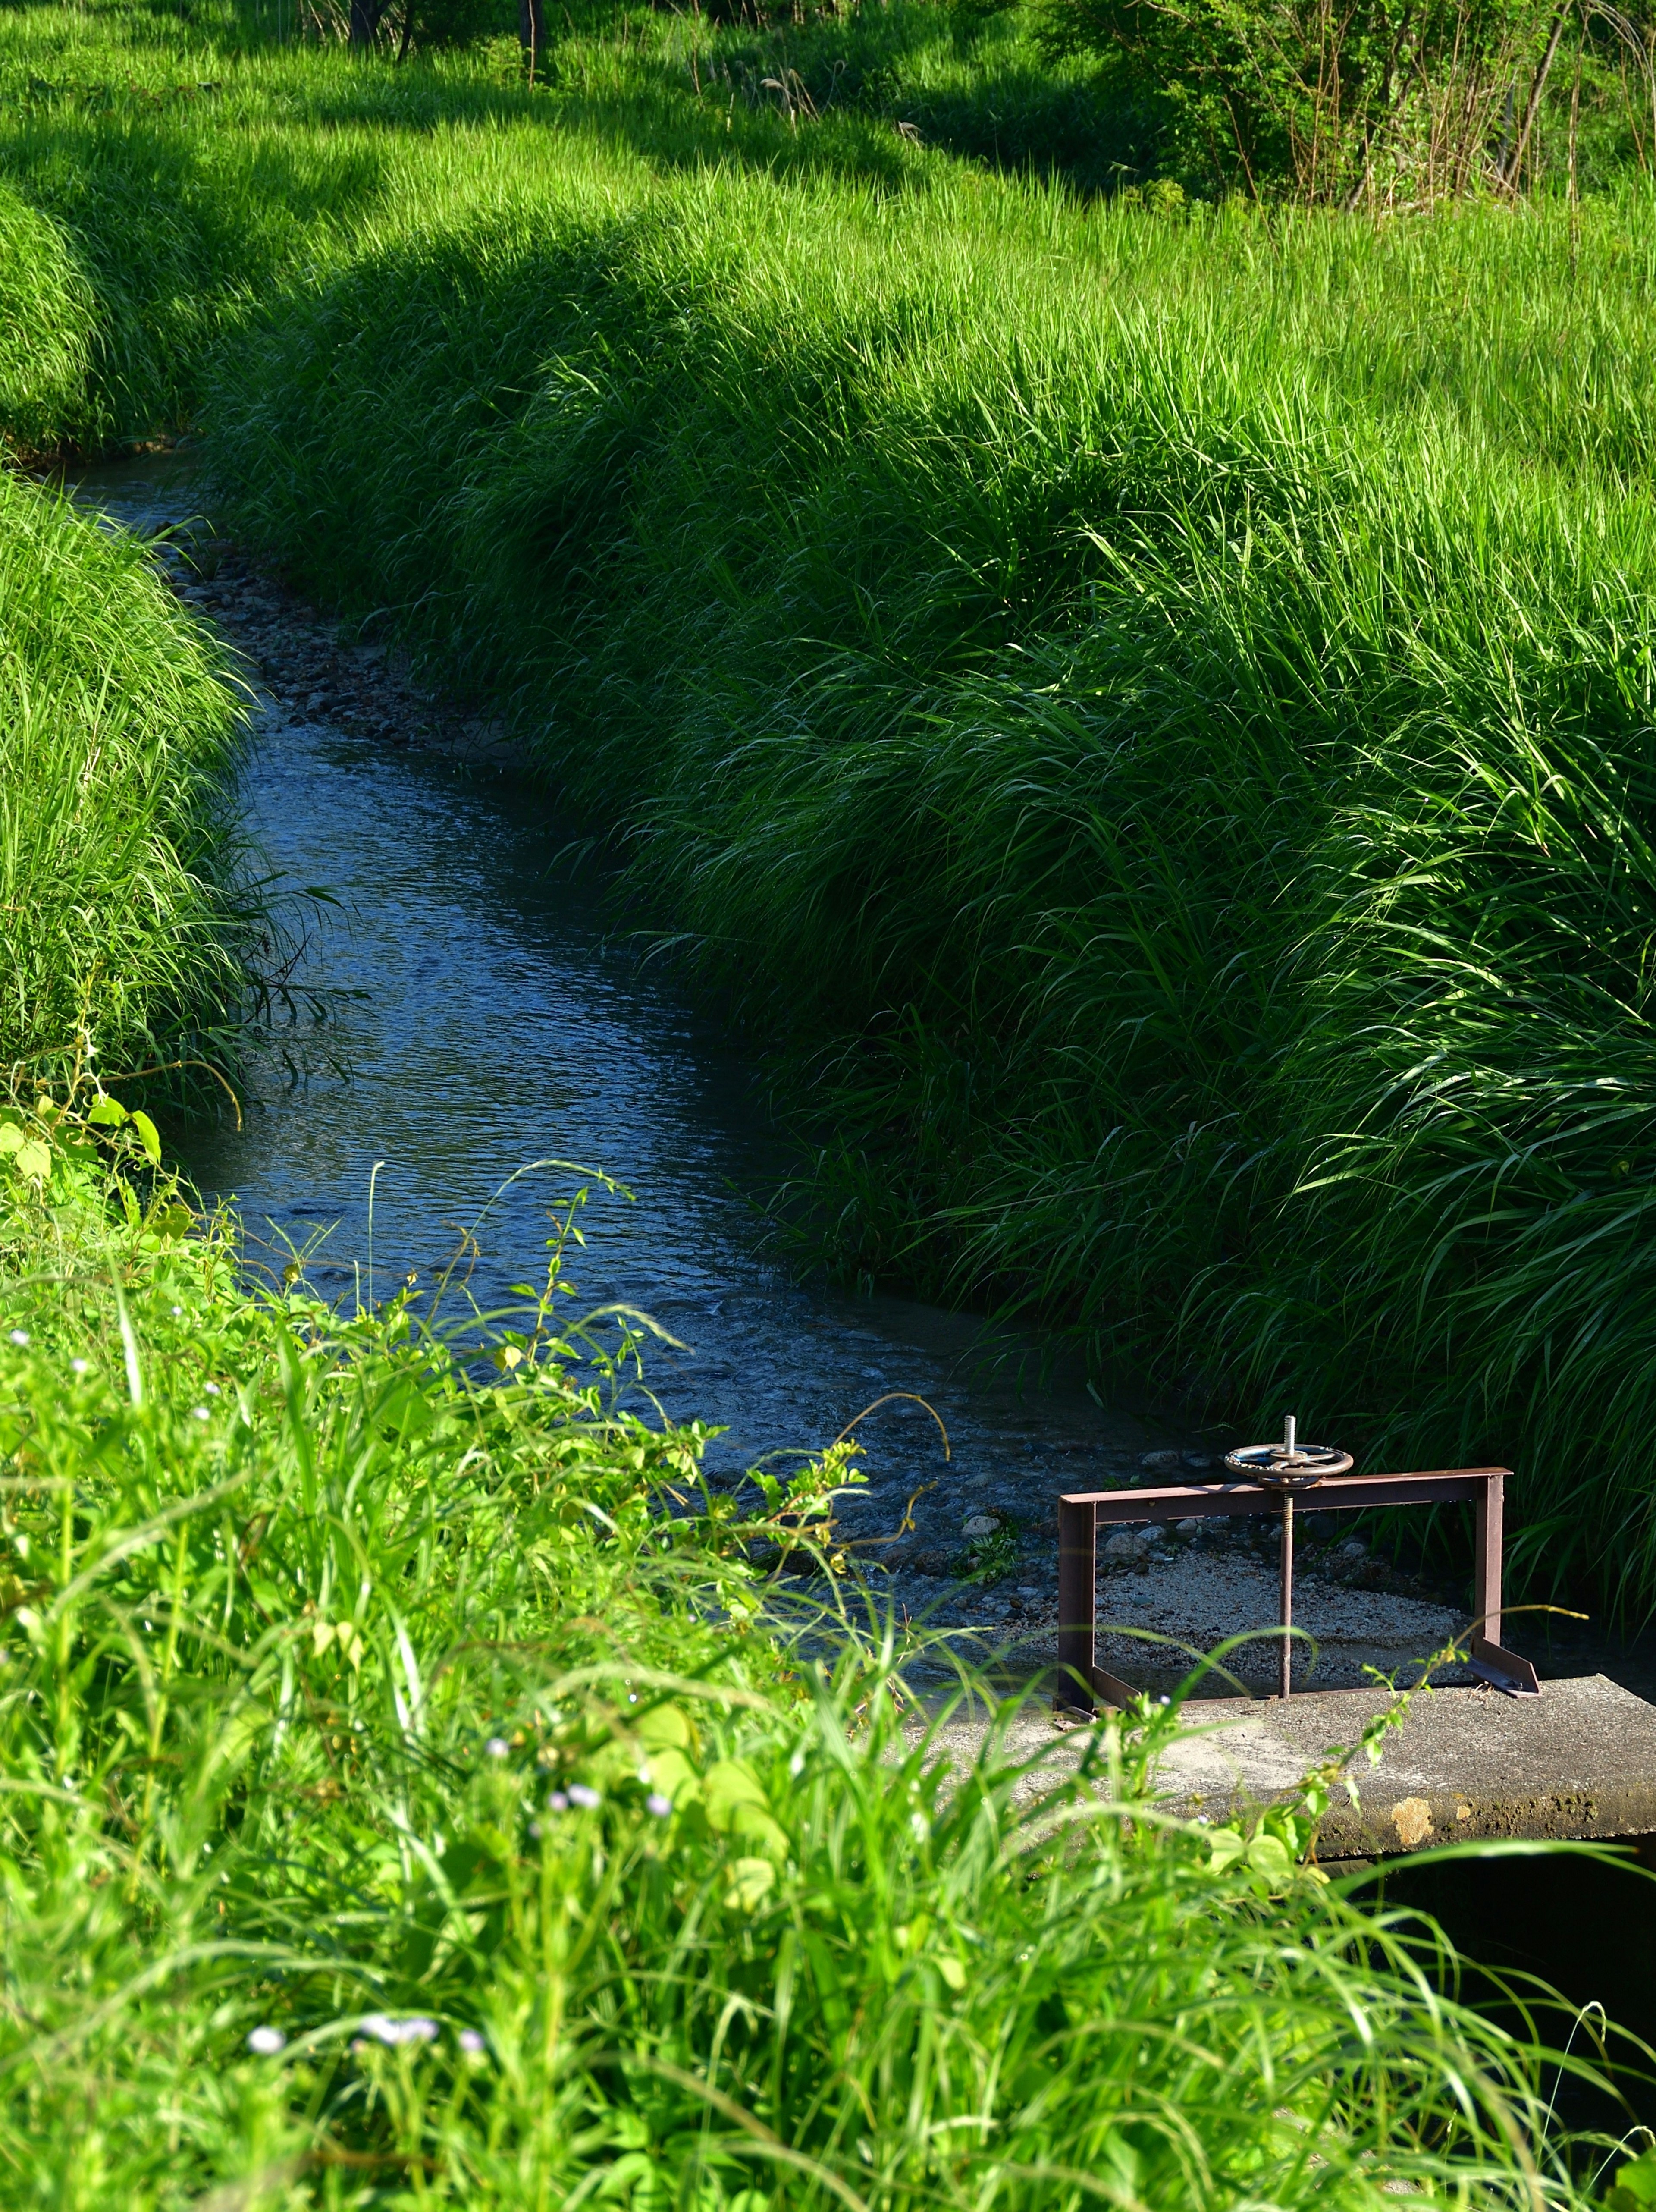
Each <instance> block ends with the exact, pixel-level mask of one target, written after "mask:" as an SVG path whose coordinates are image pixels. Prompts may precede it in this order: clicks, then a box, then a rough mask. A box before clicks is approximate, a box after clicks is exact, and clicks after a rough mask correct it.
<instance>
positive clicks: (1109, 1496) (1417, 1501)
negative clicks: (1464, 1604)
mask: <svg viewBox="0 0 1656 2212" xmlns="http://www.w3.org/2000/svg"><path fill="white" fill-rule="evenodd" d="M1511 1473H1512V1470H1511V1468H1505V1467H1456V1468H1432V1469H1429V1470H1428V1471H1426V1472H1423V1473H1419V1474H1360V1475H1338V1476H1335V1477H1333V1478H1332V1479H1331V1480H1329V1481H1327V1482H1325V1483H1323V1484H1321V1485H1320V1486H1319V1487H1318V1488H1316V1489H1314V1490H1307V1491H1304V1492H1301V1493H1300V1494H1299V1496H1298V1497H1297V1498H1295V1511H1296V1513H1372V1512H1374V1511H1375V1510H1378V1509H1379V1508H1381V1507H1384V1506H1387V1505H1452V1504H1456V1503H1458V1502H1463V1501H1464V1502H1465V1503H1469V1504H1471V1505H1472V1507H1473V1508H1474V1509H1475V1519H1476V1528H1475V1531H1474V1536H1473V1546H1472V1615H1473V1620H1474V1621H1475V1622H1476V1623H1477V1626H1476V1628H1475V1630H1474V1632H1473V1633H1472V1635H1471V1639H1470V1640H1471V1668H1472V1671H1473V1673H1474V1674H1477V1675H1478V1676H1480V1677H1481V1678H1482V1680H1484V1681H1486V1682H1489V1683H1490V1684H1492V1685H1493V1686H1494V1687H1495V1688H1496V1689H1497V1690H1502V1691H1505V1692H1506V1693H1507V1695H1508V1696H1509V1697H1539V1695H1540V1694H1541V1684H1540V1682H1539V1680H1538V1678H1537V1675H1536V1672H1535V1669H1534V1668H1533V1667H1532V1665H1531V1664H1530V1662H1529V1661H1528V1660H1527V1659H1524V1658H1520V1656H1519V1655H1518V1654H1517V1653H1516V1652H1513V1651H1504V1650H1502V1649H1501V1525H1502V1516H1503V1513H1504V1503H1505V1490H1506V1484H1507V1479H1508V1477H1509V1476H1510V1474H1511ZM1282 1502H1283V1501H1282V1493H1281V1492H1280V1491H1279V1490H1276V1489H1269V1488H1267V1487H1265V1486H1264V1485H1263V1484H1260V1483H1253V1482H1223V1483H1182V1484H1179V1485H1176V1486H1174V1487H1171V1488H1168V1489H1164V1490H1083V1491H1077V1492H1072V1493H1071V1495H1069V1496H1067V1497H1064V1498H1059V1502H1058V1617H1059V1632H1058V1656H1059V1668H1060V1669H1061V1670H1063V1673H1064V1675H1065V1680H1064V1684H1063V1686H1062V1688H1061V1690H1060V1692H1059V1694H1060V1695H1061V1696H1063V1697H1065V1698H1066V1699H1069V1700H1070V1701H1071V1703H1073V1704H1075V1705H1080V1706H1081V1707H1082V1708H1083V1710H1087V1711H1090V1710H1091V1709H1092V1707H1093V1706H1094V1705H1095V1704H1097V1703H1102V1704H1105V1705H1126V1704H1127V1703H1128V1702H1129V1701H1130V1700H1131V1699H1133V1698H1135V1697H1137V1695H1138V1694H1139V1692H1137V1691H1136V1690H1135V1689H1134V1688H1133V1687H1132V1686H1131V1683H1128V1682H1125V1681H1123V1680H1122V1679H1121V1677H1120V1676H1119V1674H1111V1673H1110V1672H1109V1670H1108V1668H1104V1667H1101V1666H1099V1665H1098V1664H1097V1662H1096V1652H1095V1638H1096V1633H1097V1626H1098V1611H1097V1607H1098V1600H1097V1591H1096V1582H1097V1576H1098V1531H1099V1528H1100V1526H1101V1524H1103V1525H1105V1526H1107V1525H1109V1524H1110V1523H1111V1522H1116V1523H1127V1524H1131V1523H1132V1522H1158V1521H1168V1520H1174V1519H1177V1520H1181V1521H1187V1520H1219V1519H1234V1518H1236V1517H1237V1516H1242V1515H1249V1514H1255V1513H1271V1514H1275V1513H1277V1512H1279V1511H1280V1510H1281V1508H1282Z"/></svg>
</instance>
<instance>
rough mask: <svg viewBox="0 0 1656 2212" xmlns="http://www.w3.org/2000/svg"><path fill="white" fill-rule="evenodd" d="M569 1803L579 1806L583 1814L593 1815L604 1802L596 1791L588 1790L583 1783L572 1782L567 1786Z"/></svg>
mask: <svg viewBox="0 0 1656 2212" xmlns="http://www.w3.org/2000/svg"><path fill="white" fill-rule="evenodd" d="M569 1802H570V1803H571V1804H572V1805H579V1807H580V1808H581V1810H582V1812H583V1813H594V1812H596V1811H597V1808H598V1807H599V1806H600V1805H601V1804H602V1803H603V1802H604V1801H603V1799H602V1798H601V1797H600V1796H598V1793H597V1790H591V1789H589V1788H588V1787H587V1785H586V1784H585V1782H572V1783H571V1784H570V1785H569Z"/></svg>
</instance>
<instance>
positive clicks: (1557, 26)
mask: <svg viewBox="0 0 1656 2212" xmlns="http://www.w3.org/2000/svg"><path fill="white" fill-rule="evenodd" d="M1573 5H1574V0H1558V5H1557V7H1556V9H1554V11H1553V18H1552V28H1551V30H1550V32H1549V33H1548V34H1547V50H1546V52H1544V54H1543V55H1542V57H1541V60H1540V63H1539V64H1538V67H1537V70H1536V72H1535V82H1533V83H1532V85H1531V87H1530V96H1529V100H1528V101H1527V102H1526V106H1525V109H1524V120H1523V122H1522V123H1521V124H1520V126H1519V131H1518V143H1517V144H1516V145H1515V146H1514V147H1513V152H1512V159H1511V160H1510V161H1507V162H1504V163H1503V164H1502V167H1501V182H1502V184H1504V185H1506V187H1507V191H1509V192H1515V191H1517V189H1518V175H1519V171H1520V169H1521V168H1522V167H1523V166H1524V153H1525V149H1526V147H1527V146H1528V144H1529V143H1530V132H1531V131H1532V130H1533V129H1534V127H1535V116H1536V110H1537V109H1538V107H1539V106H1540V105H1541V95H1542V94H1543V93H1544V91H1545V90H1546V88H1547V79H1548V77H1549V76H1550V74H1551V71H1552V64H1553V57H1554V55H1555V54H1556V52H1558V41H1559V40H1560V39H1562V37H1563V35H1564V23H1565V20H1566V18H1567V17H1568V15H1569V12H1570V9H1571V7H1572V6H1573Z"/></svg>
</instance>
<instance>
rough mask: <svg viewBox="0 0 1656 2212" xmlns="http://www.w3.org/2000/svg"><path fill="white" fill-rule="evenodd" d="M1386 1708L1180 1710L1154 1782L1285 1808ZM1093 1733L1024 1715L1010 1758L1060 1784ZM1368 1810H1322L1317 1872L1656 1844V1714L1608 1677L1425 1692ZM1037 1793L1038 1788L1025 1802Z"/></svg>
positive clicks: (965, 1726) (1228, 1807)
mask: <svg viewBox="0 0 1656 2212" xmlns="http://www.w3.org/2000/svg"><path fill="white" fill-rule="evenodd" d="M1386 1702H1387V1700H1386V1695H1385V1693H1384V1692H1381V1691H1378V1690H1335V1691H1322V1692H1310V1693H1309V1694H1307V1695H1306V1696H1303V1697H1295V1698H1292V1699H1289V1700H1288V1702H1287V1703H1286V1704H1284V1703H1283V1701H1282V1700H1281V1699H1275V1698H1272V1699H1258V1700H1247V1699H1202V1700H1192V1703H1191V1704H1189V1705H1186V1708H1185V1713H1184V1719H1185V1729H1184V1733H1183V1735H1181V1736H1180V1740H1179V1741H1178V1742H1177V1743H1176V1744H1175V1745H1174V1747H1173V1748H1172V1750H1171V1751H1170V1752H1169V1753H1168V1756H1167V1757H1166V1759H1164V1760H1163V1762H1162V1769H1161V1778H1162V1784H1163V1787H1164V1789H1165V1790H1166V1792H1167V1801H1168V1806H1169V1808H1170V1809H1171V1810H1173V1811H1175V1812H1179V1813H1181V1814H1188V1815H1190V1816H1192V1817H1201V1818H1205V1819H1208V1820H1212V1821H1214V1822H1215V1823H1216V1824H1219V1823H1222V1822H1223V1821H1226V1820H1231V1819H1233V1818H1234V1817H1235V1816H1236V1815H1237V1814H1246V1813H1247V1812H1248V1811H1249V1810H1250V1809H1257V1808H1259V1807H1261V1806H1264V1805H1267V1804H1269V1803H1271V1802H1272V1800H1274V1799H1278V1798H1281V1797H1283V1796H1287V1795H1289V1794H1290V1793H1291V1792H1292V1791H1293V1790H1295V1786H1296V1785H1297V1784H1298V1783H1299V1782H1300V1781H1301V1778H1302V1777H1303V1776H1305V1775H1306V1774H1307V1772H1308V1771H1310V1770H1311V1769H1312V1768H1313V1767H1314V1766H1316V1765H1318V1764H1319V1762H1320V1761H1321V1760H1322V1759H1323V1758H1324V1757H1325V1754H1326V1753H1327V1752H1328V1751H1329V1750H1330V1749H1331V1747H1334V1746H1335V1745H1340V1744H1350V1743H1354V1742H1355V1741H1356V1740H1357V1737H1358V1735H1360V1733H1361V1730H1362V1724H1363V1723H1364V1721H1365V1720H1367V1719H1368V1717H1370V1716H1371V1715H1372V1714H1374V1713H1376V1712H1379V1711H1382V1710H1383V1709H1384V1707H1385V1705H1386ZM982 1734H983V1724H982V1723H980V1722H974V1721H973V1720H971V1719H969V1718H967V1717H961V1718H960V1719H959V1720H956V1721H955V1722H953V1723H950V1724H949V1726H948V1727H946V1728H945V1729H943V1731H941V1734H940V1740H939V1743H940V1748H941V1749H943V1750H944V1751H946V1752H948V1753H953V1754H954V1755H955V1756H956V1757H961V1756H969V1755H970V1754H971V1753H972V1752H973V1751H974V1749H975V1747H976V1744H977V1742H978V1741H980V1739H981V1736H982ZM1085 1735H1086V1726H1085V1725H1083V1726H1077V1727H1070V1728H1067V1729H1065V1728H1063V1727H1062V1726H1061V1724H1060V1723H1058V1722H1057V1721H1055V1720H1054V1719H1053V1718H1052V1717H1051V1715H1050V1714H1049V1712H1048V1711H1046V1710H1045V1709H1044V1708H1042V1707H1038V1706H1036V1705H1033V1704H1032V1705H1029V1706H1028V1707H1027V1708H1026V1709H1025V1711H1024V1713H1023V1714H1022V1717H1020V1719H1019V1720H1018V1722H1017V1723H1016V1725H1015V1726H1014V1729H1013V1730H1012V1732H1011V1735H1010V1740H1009V1742H1008V1746H1007V1748H1008V1751H1009V1753H1010V1754H1011V1755H1012V1756H1013V1757H1015V1758H1025V1759H1028V1758H1032V1757H1034V1755H1035V1754H1036V1753H1038V1752H1040V1751H1041V1750H1042V1749H1043V1747H1044V1748H1045V1750H1046V1754H1047V1759H1048V1761H1049V1762H1050V1764H1051V1765H1052V1767H1053V1768H1054V1769H1056V1770H1059V1771H1061V1770H1062V1769H1063V1768H1064V1767H1065V1766H1067V1765H1071V1764H1072V1763H1073V1762H1074V1760H1075V1759H1076V1758H1077V1757H1078V1755H1079V1752H1080V1748H1081V1745H1082V1742H1083V1741H1084V1739H1085ZM1351 1772H1352V1774H1353V1778H1354V1779H1355V1780H1356V1785H1357V1791H1358V1796H1359V1802H1358V1804H1357V1805H1356V1806H1353V1805H1352V1804H1350V1802H1347V1801H1346V1800H1345V1799H1344V1794H1343V1793H1337V1796H1336V1802H1334V1804H1333V1805H1332V1806H1331V1808H1330V1809H1329V1813H1328V1815H1327V1818H1326V1819H1325V1822H1324V1824H1323V1830H1322V1837H1321V1840H1320V1842H1319V1845H1318V1857H1319V1858H1321V1859H1336V1858H1350V1857H1356V1858H1368V1857H1378V1856H1381V1855H1386V1854H1394V1853H1397V1852H1402V1851H1413V1850H1426V1849H1428V1848H1429V1847H1430V1846H1433V1845H1435V1844H1445V1843H1452V1842H1457V1841H1463V1842H1464V1841H1466V1840H1468V1839H1471V1838H1487V1837H1507V1838H1531V1839H1534V1840H1544V1839H1559V1838H1591V1837H1612V1836H1636V1835H1649V1834H1653V1833H1656V1705H1647V1704H1646V1703H1645V1701H1644V1699H1642V1698H1635V1696H1634V1695H1633V1694H1632V1692H1630V1691H1628V1690H1624V1689H1623V1688H1622V1687H1621V1686H1619V1685H1618V1684H1617V1683H1615V1682H1612V1681H1611V1680H1609V1678H1608V1677H1607V1676H1605V1675H1603V1674H1592V1675H1586V1676H1584V1677H1581V1678H1579V1679H1576V1680H1564V1681H1556V1680H1555V1681H1550V1682H1548V1683H1547V1685H1546V1686H1545V1689H1544V1692H1543V1694H1542V1695H1541V1696H1540V1697H1538V1698H1506V1697H1502V1696H1501V1694H1500V1693H1499V1692H1497V1691H1495V1690H1491V1689H1488V1688H1482V1687H1480V1688H1477V1689H1455V1688H1446V1689H1437V1690H1433V1691H1431V1692H1421V1693H1420V1694H1418V1695H1417V1696H1416V1699H1415V1700H1414V1703H1413V1704H1412V1705H1411V1706H1410V1711H1409V1716H1408V1718H1407V1719H1406V1720H1405V1721H1404V1724H1403V1726H1402V1727H1401V1728H1400V1729H1398V1730H1397V1731H1396V1732H1395V1733H1394V1734H1392V1735H1391V1736H1389V1737H1388V1738H1387V1740H1386V1748H1385V1751H1384V1753H1383V1755H1382V1757H1381V1760H1380V1765H1379V1766H1378V1768H1374V1767H1371V1766H1370V1765H1368V1760H1367V1759H1366V1758H1360V1759H1358V1760H1356V1762H1354V1764H1353V1766H1352V1768H1351ZM1039 1787H1040V1785H1039V1782H1038V1781H1037V1780H1032V1784H1031V1789H1032V1792H1034V1791H1038V1790H1039Z"/></svg>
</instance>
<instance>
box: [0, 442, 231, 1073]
mask: <svg viewBox="0 0 1656 2212" xmlns="http://www.w3.org/2000/svg"><path fill="white" fill-rule="evenodd" d="M237 732H238V695H237V693H236V691H235V690H234V688H233V686H232V685H231V684H230V682H229V681H228V667H227V661H226V659H225V657H224V655H223V654H222V653H221V651H220V650H219V649H218V648H217V647H215V645H214V643H213V642H212V641H211V640H210V639H209V637H208V636H207V635H206V634H205V632H204V631H203V630H202V629H201V628H200V627H199V626H198V625H197V624H196V623H194V622H192V621H191V619H190V618H189V617H186V616H185V614H184V613H183V611H181V610H180V608H179V605H178V602H177V601H176V599H174V598H173V594H172V593H171V592H170V591H169V590H168V589H167V586H166V585H165V584H164V582H163V581H162V580H161V577H160V576H159V575H158V574H156V573H155V569H154V568H153V567H152V566H151V564H150V562H149V558H148V556H146V555H145V553H144V552H143V550H142V549H141V548H140V547H139V546H137V545H136V543H135V542H134V541H132V540H131V539H130V538H117V537H115V536H114V535H112V534H111V533H110V532H106V531H104V530H101V529H100V528H99V527H98V526H96V525H94V523H93V522H92V521H90V520H88V518H87V517H85V516H84V515H81V514H77V513H75V511H74V510H73V509H72V508H71V507H70V505H69V504H68V502H67V501H65V500H64V499H63V498H62V497H61V496H59V495H57V494H55V493H52V492H48V491H45V490H41V489H38V488H37V487H36V486H34V485H33V484H30V483H22V482H20V481H19V480H18V479H17V478H15V477H10V476H7V475H4V474H0V915H3V924H4V926H3V930H0V939H3V945H4V957H3V961H0V1068H3V1069H4V1070H5V1071H6V1078H7V1082H8V1087H10V1086H15V1085H19V1084H27V1083H31V1082H33V1081H44V1082H52V1081H53V1080H55V1079H56V1078H57V1076H58V1073H59V1071H60V1070H61V1069H62V1068H63V1067H64V1066H65V1065H67V1064H68V1063H70V1062H72V1061H73V1060H75V1059H76V1057H77V1055H79V1054H81V1053H82V1051H83V1049H84V1048H85V1047H86V1046H88V1044H89V1045H90V1046H91V1047H92V1048H93V1049H94V1051H97V1052H101V1054H103V1056H104V1063H105V1065H106V1066H108V1067H109V1069H110V1070H111V1072H112V1073H114V1072H116V1071H118V1070H126V1071H129V1072H130V1071H136V1070H137V1069H138V1068H140V1067H142V1066H145V1065H147V1064H149V1063H151V1062H153V1061H155V1060H158V1059H161V1060H168V1059H173V1058H175V1057H177V1056H178V1055H179V1054H180V1053H184V1052H188V1051H190V1050H191V1042H190V1041H191V1036H192V1035H196V1036H197V1042H196V1043H195V1046H194V1049H196V1050H197V1051H198V1050H199V1049H200V1048H201V1045H200V1041H199V1037H198V1035H197V1033H198V1032H199V1030H201V1028H202V1027H203V1024H205V1025H211V1024H213V1023H215V1021H218V1020H221V1019H223V1018H228V1017H230V1016H231V1015H233V1014H234V1009H235V1005H236V1001H237V1000H238V998H239V997H240V983H241V975H240V962H239V958H238V952H237V940H238V939H239V937H240V927H239V924H240V916H239V914H238V910H237V908H236V906H235V904H234V902H233V901H232V900H231V898H230V897H229V896H227V894H226V892H225V890H224V889H223V884H224V882H225V878H226V874H227V864H228V860H229V854H228V853H227V849H226V846H225V842H224V840H225V830H226V799H227V789H226V786H227V773H228V769H229V767H230V764H231V762H232V759H233V757H234V744H235V739H236V736H237ZM30 1095H32V1092H31V1094H30Z"/></svg>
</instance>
